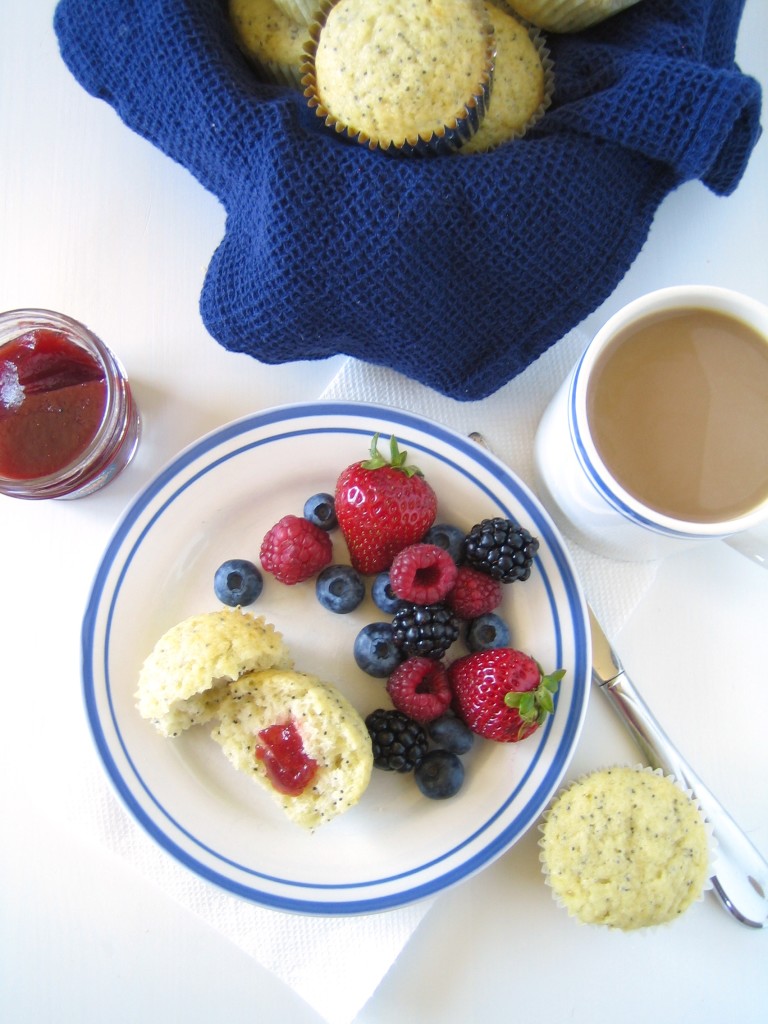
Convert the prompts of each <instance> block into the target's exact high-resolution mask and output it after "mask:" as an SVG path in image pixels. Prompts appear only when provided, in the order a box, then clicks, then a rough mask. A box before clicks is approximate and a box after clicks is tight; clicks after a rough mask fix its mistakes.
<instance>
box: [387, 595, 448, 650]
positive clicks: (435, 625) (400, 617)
mask: <svg viewBox="0 0 768 1024" xmlns="http://www.w3.org/2000/svg"><path fill="white" fill-rule="evenodd" d="M392 627H393V632H394V640H395V643H396V644H397V645H398V647H400V648H401V650H402V651H403V653H404V654H405V655H408V656H423V657H425V658H442V656H443V655H444V654H445V652H446V651H447V650H448V648H449V647H450V646H451V644H452V643H453V642H454V640H456V639H457V637H458V635H459V623H458V619H457V618H456V616H455V615H454V614H453V612H452V611H451V609H450V608H449V607H448V606H447V605H445V604H411V603H410V602H408V603H406V604H404V605H403V607H402V608H398V610H397V611H396V612H395V614H394V616H393V618H392Z"/></svg>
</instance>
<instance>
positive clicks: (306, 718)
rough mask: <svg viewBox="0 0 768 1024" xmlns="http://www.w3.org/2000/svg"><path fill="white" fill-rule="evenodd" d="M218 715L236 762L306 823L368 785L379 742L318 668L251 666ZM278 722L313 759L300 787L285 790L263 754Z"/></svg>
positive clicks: (338, 809) (218, 736) (353, 799)
mask: <svg viewBox="0 0 768 1024" xmlns="http://www.w3.org/2000/svg"><path fill="white" fill-rule="evenodd" d="M218 719H219V722H218V725H217V726H216V728H215V729H214V730H213V732H212V734H211V735H212V736H213V738H214V739H215V740H216V742H217V743H218V744H219V745H220V746H221V748H222V750H223V751H224V753H225V755H226V756H227V758H228V759H229V761H230V762H231V764H232V765H234V767H235V768H237V770H238V771H241V772H244V773H245V774H246V775H249V776H250V777H251V778H252V779H253V780H254V782H257V783H258V784H259V785H260V786H262V787H263V788H264V789H265V790H266V791H267V792H268V793H269V794H270V795H271V796H272V797H273V799H275V800H277V802H278V804H279V805H280V806H281V807H282V809H283V811H285V813H286V814H287V815H288V817H289V818H290V819H291V821H293V822H295V823H296V824H298V825H301V826H302V827H303V828H307V829H315V828H317V827H318V826H320V825H323V824H326V823H327V822H329V821H331V820H332V819H333V818H336V817H337V816H338V815H340V814H342V813H344V812H345V811H347V810H349V809H350V808H351V807H353V806H354V805H355V804H356V803H357V802H358V801H359V800H360V797H361V796H362V795H363V793H364V792H365V790H366V788H367V787H368V783H369V781H370V777H371V770H372V768H373V747H372V744H371V738H370V735H369V734H368V729H367V728H366V725H365V722H364V721H363V720H362V718H361V717H360V715H359V714H358V713H357V711H356V710H355V708H354V707H353V706H352V705H351V704H350V703H349V701H348V700H347V699H346V697H344V696H343V695H342V694H341V693H340V692H339V691H338V690H337V689H336V688H335V687H334V686H331V685H330V684H329V683H324V682H322V681H321V680H320V679H318V678H317V677H316V676H313V675H309V674H307V673H304V672H292V671H288V670H284V669H270V670H267V671H264V672H251V673H248V674H246V675H244V676H242V677H241V678H240V679H238V681H237V682H236V683H233V684H232V685H231V686H230V687H228V689H227V695H226V698H225V700H223V701H222V703H221V704H220V706H219V709H218ZM274 727H278V728H280V729H281V728H285V727H287V728H289V729H290V730H291V731H292V735H293V741H294V742H295V743H296V744H297V745H298V752H299V763H300V766H301V764H302V763H303V762H304V760H306V759H310V762H311V765H310V768H309V769H308V773H309V776H310V777H309V778H308V780H307V781H306V782H304V781H302V782H300V783H299V785H300V787H301V788H300V791H298V792H293V793H292V792H285V791H284V790H281V788H280V787H279V786H278V785H276V784H275V780H274V777H273V776H272V775H271V773H270V771H269V769H268V767H267V761H266V760H265V758H264V757H263V756H259V753H258V751H260V750H261V749H262V748H261V745H262V744H266V742H267V741H266V739H265V736H268V735H269V730H270V729H272V728H274ZM265 731H266V732H265ZM292 765H293V762H291V766H292ZM297 774H298V770H297Z"/></svg>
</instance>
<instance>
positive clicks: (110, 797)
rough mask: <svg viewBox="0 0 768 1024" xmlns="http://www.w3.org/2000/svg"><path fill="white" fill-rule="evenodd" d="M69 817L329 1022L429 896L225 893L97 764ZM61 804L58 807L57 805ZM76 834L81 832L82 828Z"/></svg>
mask: <svg viewBox="0 0 768 1024" xmlns="http://www.w3.org/2000/svg"><path fill="white" fill-rule="evenodd" d="M84 774H85V788H84V790H83V789H80V788H78V794H77V798H76V805H75V803H74V800H75V798H74V796H73V798H72V799H73V805H72V806H71V807H68V808H67V810H66V816H67V820H68V823H69V825H72V824H76V825H77V827H78V829H80V830H88V831H89V832H92V833H95V836H96V837H97V838H98V839H99V840H100V841H101V842H102V843H103V845H104V846H106V847H107V848H108V849H109V850H111V851H112V852H113V853H115V854H117V855H119V856H121V857H123V858H124V859H125V860H126V861H128V862H129V863H130V864H132V865H133V866H134V867H135V868H137V870H138V871H140V872H141V873H142V874H143V875H144V876H145V877H147V878H149V879H150V880H151V881H153V882H154V883H155V884H156V885H157V886H158V887H159V888H160V889H162V891H163V892H165V893H167V894H168V895H169V896H171V897H172V898H173V899H175V900H176V901H177V902H178V903H179V904H180V905H181V906H183V907H186V908H187V910H190V911H192V913H194V914H196V915H197V916H198V917H200V918H202V920H204V921H206V922H207V923H208V924H209V925H210V926H211V927H212V928H215V929H216V931H218V932H220V934H221V935H223V936H224V937H225V938H227V939H228V940H229V941H230V942H233V943H234V944H235V945H237V946H239V947H240V948H241V949H242V950H244V951H245V952H246V953H247V954H248V955H249V956H252V957H253V958H254V960H257V961H258V962H259V963H260V964H261V965H262V966H263V967H265V968H266V969H267V970H269V971H271V972H272V973H273V974H274V975H276V976H277V977H278V978H280V979H281V980H282V981H284V982H285V984H286V985H288V986H289V987H290V988H291V989H293V991H294V992H296V993H297V995H299V996H301V998H302V999H304V1000H305V1001H306V1002H307V1003H308V1004H309V1005H310V1006H312V1007H313V1008H314V1009H315V1010H316V1011H317V1013H319V1014H320V1016H321V1017H322V1018H323V1019H324V1020H326V1021H328V1024H350V1022H351V1021H353V1020H354V1018H355V1017H356V1016H357V1014H358V1013H359V1012H360V1010H361V1009H362V1007H363V1006H364V1005H365V1003H366V1002H367V1001H368V1000H369V999H370V998H371V996H372V995H373V993H374V992H375V990H376V988H377V987H378V985H379V982H380V981H381V979H382V978H383V977H384V975H385V974H386V973H387V971H388V970H389V968H390V967H391V966H392V964H393V963H394V962H395V960H396V959H397V957H398V955H399V953H400V951H401V950H402V949H403V947H404V946H405V944H406V943H407V941H408V939H409V938H410V937H411V935H412V934H413V932H414V931H415V930H416V928H417V927H418V925H419V923H420V922H421V921H422V919H423V918H424V916H425V915H426V913H427V912H428V911H429V909H430V907H431V906H432V904H433V903H434V899H431V900H426V901H423V902H422V903H418V904H414V905H412V906H410V907H403V908H401V909H398V910H392V911H386V912H382V913H380V914H367V915H366V914H362V915H359V916H349V917H305V916H300V915H298V914H287V913H281V912H280V911H277V910H270V909H268V908H265V907H258V906H254V905H253V904H251V903H248V902H246V901H245V900H241V899H238V898H236V897H235V896H230V895H229V894H228V893H226V892H224V891H222V890H219V889H217V888H216V887H214V886H213V885H210V884H208V883H207V882H204V881H203V880H202V879H199V878H198V877H197V876H196V875H193V874H192V873H191V872H189V871H186V870H185V869H184V868H182V867H181V866H180V865H179V864H177V863H176V861H175V860H174V859H173V858H172V857H171V856H170V855H168V854H166V853H164V852H163V851H161V850H160V849H159V848H158V847H157V846H156V845H155V843H154V842H152V840H151V839H149V837H148V836H147V835H145V833H144V832H143V831H142V830H141V829H140V828H139V827H138V825H136V823H135V822H134V821H133V819H132V818H131V817H130V815H129V814H128V812H127V811H126V810H125V809H124V808H123V806H122V804H120V803H119V802H118V800H117V798H116V797H115V795H114V794H113V792H112V790H111V789H110V788H109V786H108V784H107V783H106V782H105V779H104V775H103V773H102V772H101V771H100V770H99V769H98V767H96V766H91V767H89V768H88V769H86V771H85V773H84ZM61 810H62V811H64V808H61ZM81 834H82V833H81Z"/></svg>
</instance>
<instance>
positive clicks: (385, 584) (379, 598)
mask: <svg viewBox="0 0 768 1024" xmlns="http://www.w3.org/2000/svg"><path fill="white" fill-rule="evenodd" d="M371 597H372V598H373V602H374V604H375V605H376V607H377V608H378V609H379V611H382V612H384V613H385V614H386V615H394V614H395V612H396V611H397V609H398V608H399V607H400V606H401V605H402V603H403V602H402V600H401V599H400V598H399V597H398V596H397V594H395V593H394V591H393V590H392V585H391V583H390V581H389V573H388V572H380V573H379V574H378V576H376V577H375V578H374V580H373V583H372V584H371Z"/></svg>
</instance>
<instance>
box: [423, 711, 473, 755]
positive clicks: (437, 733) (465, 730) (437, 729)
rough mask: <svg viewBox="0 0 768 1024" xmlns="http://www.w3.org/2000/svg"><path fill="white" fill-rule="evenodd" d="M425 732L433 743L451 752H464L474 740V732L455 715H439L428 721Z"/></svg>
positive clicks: (470, 746) (470, 747) (469, 748)
mask: <svg viewBox="0 0 768 1024" xmlns="http://www.w3.org/2000/svg"><path fill="white" fill-rule="evenodd" d="M427 732H428V734H429V738H430V739H431V740H432V742H433V743H436V744H437V745H438V747H441V748H442V749H443V750H450V752H451V753H452V754H466V753H467V751H469V750H471V749H472V745H473V744H474V742H475V734H474V733H473V732H472V730H471V729H470V728H469V726H468V725H467V724H466V722H462V720H461V719H460V718H457V717H456V716H455V715H450V714H447V715H441V716H440V717H439V718H436V719H435V720H434V721H433V722H428V723H427Z"/></svg>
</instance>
